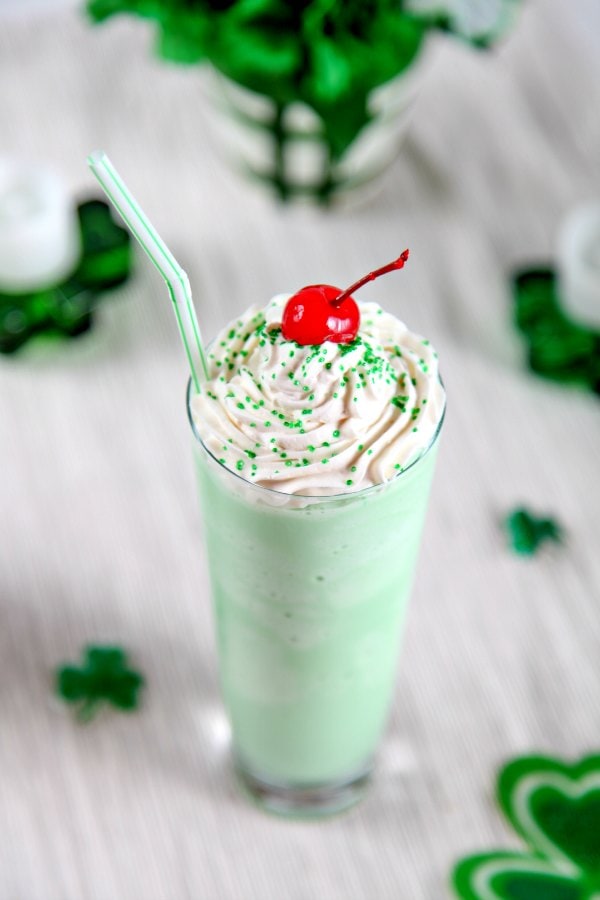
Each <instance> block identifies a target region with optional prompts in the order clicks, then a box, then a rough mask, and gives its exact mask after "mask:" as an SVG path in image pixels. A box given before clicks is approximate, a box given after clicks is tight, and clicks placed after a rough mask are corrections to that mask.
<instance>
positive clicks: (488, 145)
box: [0, 0, 600, 900]
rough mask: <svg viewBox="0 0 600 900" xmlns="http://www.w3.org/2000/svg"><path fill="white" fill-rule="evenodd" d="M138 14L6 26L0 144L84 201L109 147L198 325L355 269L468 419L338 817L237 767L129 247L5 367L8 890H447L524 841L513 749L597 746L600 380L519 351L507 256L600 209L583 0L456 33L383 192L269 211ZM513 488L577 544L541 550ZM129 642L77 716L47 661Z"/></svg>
mask: <svg viewBox="0 0 600 900" xmlns="http://www.w3.org/2000/svg"><path fill="white" fill-rule="evenodd" d="M150 46H151V36H150V28H149V26H148V25H147V23H143V22H140V21H133V20H127V19H125V18H119V19H115V20H114V21H112V22H110V23H107V24H106V25H105V26H104V27H102V28H97V29H92V28H91V27H90V26H89V25H88V24H87V23H86V21H85V20H84V18H83V16H82V15H80V14H79V13H78V11H77V10H71V9H65V10H63V11H60V12H56V13H50V12H48V13H45V14H44V15H42V16H39V17H35V18H34V17H29V16H23V17H19V16H17V17H10V18H8V19H6V20H4V19H1V18H0V137H1V144H0V149H1V152H2V154H7V155H13V156H28V157H30V158H32V159H34V160H45V161H47V162H48V163H50V164H51V165H53V166H54V167H55V168H57V169H58V170H59V171H61V172H62V173H63V174H64V176H65V177H66V178H67V179H68V180H69V181H70V184H71V186H72V188H73V189H74V190H76V191H78V192H80V193H81V194H82V195H86V194H90V193H91V194H94V193H96V189H95V186H94V184H93V183H92V179H91V176H90V175H89V174H88V172H87V171H86V167H85V163H84V160H85V156H86V154H87V153H88V152H89V151H90V150H91V149H94V148H95V147H97V146H102V147H104V148H105V149H107V150H108V151H109V152H110V154H111V156H112V158H113V159H114V161H115V162H116V163H117V164H118V166H119V168H120V169H121V171H122V173H123V174H124V175H125V177H126V178H127V180H128V182H129V183H130V185H131V187H132V189H133V190H134V191H135V192H136V193H137V194H138V195H139V197H140V198H141V199H142V200H143V202H144V205H145V206H146V207H147V210H148V212H149V214H150V215H151V217H152V218H153V219H154V220H155V222H156V224H157V225H158V226H159V227H160V230H161V232H162V233H163V234H164V235H165V237H166V239H167V241H168V242H169V244H170V245H171V246H172V248H173V250H174V252H175V254H176V255H178V256H179V257H180V258H181V261H182V263H183V264H184V265H185V266H186V267H187V269H188V271H189V274H190V277H191V281H192V284H193V286H194V293H195V298H196V303H197V307H198V310H199V314H200V317H201V321H202V325H203V328H204V332H205V334H206V335H207V336H210V335H212V334H213V333H214V332H215V330H216V328H217V327H219V326H221V325H223V324H224V323H225V322H226V321H227V320H228V319H229V318H230V317H232V316H233V315H234V314H236V313H237V312H238V311H239V310H241V309H242V308H245V306H247V305H249V304H250V303H251V302H261V301H263V300H264V299H266V298H268V297H270V296H271V295H272V294H274V293H276V292H278V291H281V290H293V289H295V288H297V287H299V286H301V285H302V284H305V283H307V282H313V281H328V282H331V283H346V282H348V281H349V280H351V279H353V278H355V277H358V276H359V275H361V274H362V273H363V272H364V271H367V270H368V269H369V268H372V267H373V266H375V265H378V264H382V263H383V262H385V261H386V260H388V259H390V258H392V257H393V256H394V254H396V253H397V252H399V250H400V249H402V248H403V247H404V246H409V247H410V248H411V251H412V257H411V262H410V265H409V266H407V268H406V270H405V271H404V272H403V273H402V274H401V275H397V276H390V277H389V278H387V279H384V280H382V281H381V282H380V283H379V285H378V287H377V288H375V287H372V288H370V289H369V290H370V292H371V293H370V296H371V297H373V298H374V297H375V296H376V297H377V298H378V299H379V300H380V301H381V302H382V304H383V305H385V306H387V307H389V308H390V309H391V310H392V311H394V312H396V313H397V314H398V315H400V316H402V317H403V318H405V319H406V320H407V321H408V322H409V323H410V324H411V325H412V327H414V328H415V329H416V330H419V331H421V332H422V333H424V334H426V335H427V336H428V337H429V338H430V339H431V340H432V341H433V342H434V344H435V345H436V347H437V349H438V350H439V353H440V357H441V360H442V363H443V372H444V377H445V381H446V384H447V388H448V394H449V412H448V417H447V424H446V426H445V433H444V436H443V442H442V449H441V453H440V458H439V463H438V471H437V476H436V481H435V484H434V488H433V495H432V501H431V507H430V514H429V517H428V521H427V526H426V531H425V536H424V544H423V551H422V555H421V559H420V564H419V569H418V575H417V580H416V584H415V589H414V594H413V598H412V606H411V612H410V616H409V623H408V628H407V633H406V638H405V642H404V648H403V655H402V660H401V667H400V673H399V680H398V688H397V691H396V694H395V699H394V705H393V710H392V716H391V721H390V724H389V728H388V731H387V734H386V738H385V742H384V744H383V747H382V751H381V756H380V760H379V763H380V764H379V769H378V772H377V775H376V777H375V779H374V782H373V785H372V787H371V790H370V792H369V793H368V795H367V797H366V798H365V800H364V802H363V803H362V804H361V805H360V806H358V807H357V808H355V809H354V810H353V811H351V812H350V813H348V814H346V815H344V816H343V817H339V818H337V819H333V820H331V821H327V822H322V823H317V824H315V823H312V824H310V823H306V824H302V823H290V822H285V821H279V820H277V819H274V818H270V817H268V816H266V815H264V814H262V813H261V812H259V811H257V810H256V809H254V808H253V807H252V806H250V805H249V804H248V803H247V802H246V801H245V800H244V799H243V798H242V797H240V795H239V793H238V791H237V789H236V786H235V784H234V782H233V779H232V776H231V773H230V769H229V765H228V759H227V753H226V743H227V730H226V725H225V722H224V719H223V714H222V712H221V706H220V701H219V697H218V687H217V677H216V661H215V648H214V640H213V631H212V622H211V610H210V601H209V595H208V587H207V577H206V563H205V557H204V554H203V550H202V546H201V540H200V521H199V514H198V510H197V505H196V496H195V486H194V481H193V471H192V463H191V453H190V447H189V434H188V426H187V422H186V418H185V408H184V383H185V380H186V365H185V360H184V357H183V354H182V351H181V347H180V344H179V338H178V335H177V331H176V328H175V324H174V320H173V315H172V311H171V309H170V307H169V302H168V299H167V296H166V293H165V290H164V287H163V285H162V283H161V281H160V279H159V278H158V277H157V275H156V274H155V272H154V271H153V270H151V268H150V266H149V264H148V263H147V262H146V260H145V259H143V258H141V257H139V256H138V266H137V274H136V277H135V279H133V280H132V281H131V282H130V283H128V284H127V285H126V286H125V287H123V288H122V289H120V290H119V292H118V294H117V295H116V296H115V297H114V298H112V299H110V300H107V301H106V303H105V305H104V307H103V308H102V310H101V313H100V317H99V322H98V326H97V328H96V329H95V331H94V332H93V333H92V335H91V336H89V337H88V338H82V339H81V340H80V341H79V342H73V343H72V344H71V345H70V346H68V347H67V348H66V349H65V350H64V352H62V353H57V352H54V353H49V354H47V355H44V356H41V355H40V353H39V352H38V353H36V354H31V353H29V352H25V353H24V354H20V355H19V356H16V357H14V358H0V479H1V481H0V489H1V498H2V507H1V514H2V525H1V540H0V648H1V649H0V897H2V900H87V898H90V900H91V898H94V900H96V898H97V900H162V898H169V900H187V898H190V900H192V898H193V900H198V898H206V900H217V898H218V900H280V898H286V900H363V898H369V900H439V898H441V897H444V896H447V895H448V888H447V886H446V885H447V882H448V875H449V871H450V869H451V867H452V864H453V861H455V860H456V859H457V858H458V857H460V856H461V855H462V854H466V853H468V852H469V851H474V850H477V849H484V848H489V847H490V846H493V845H497V846H502V847H509V846H510V847H514V846H518V842H517V841H516V838H514V837H513V836H511V835H510V833H509V832H508V830H507V829H506V827H505V826H504V824H503V822H502V820H501V818H500V815H499V813H498V812H497V810H496V808H495V806H494V802H493V784H494V776H495V772H496V770H497V768H498V766H499V765H500V764H501V763H502V762H503V761H505V760H506V759H507V758H509V757H511V756H512V755H515V754H519V753H522V752H529V751H548V752H555V753H557V754H561V755H564V756H566V757H569V758H570V757H577V756H579V755H582V754H583V753H585V752H586V751H589V750H590V749H594V748H595V749H597V748H598V745H599V742H600V735H599V731H598V721H599V720H598V700H599V690H600V667H599V664H598V660H599V658H600V654H599V650H600V596H599V585H600V554H599V553H598V532H599V526H600V511H599V493H600V492H599V484H598V446H599V439H600V429H599V424H598V400H597V398H596V397H594V396H592V395H591V394H586V393H584V392H579V391H577V390H572V389H566V388H562V387H560V386H555V385H552V384H551V383H549V382H545V381H543V380H541V379H538V378H536V377H534V376H533V375H531V374H530V373H529V372H528V371H527V370H526V368H525V366H524V365H523V359H524V350H523V345H522V342H521V340H520V337H519V335H518V334H517V333H516V331H515V330H514V328H513V326H512V324H511V303H512V300H511V293H510V286H509V281H508V275H509V273H510V272H511V270H512V269H514V268H515V267H517V266H520V265H525V264H528V263H530V262H531V263H536V262H539V261H542V262H544V261H547V260H549V259H550V258H551V255H552V252H553V247H554V243H555V237H556V233H557V230H558V227H559V225H560V223H561V219H562V217H563V216H564V215H565V213H566V212H567V211H568V209H569V208H570V207H571V206H573V205H574V204H576V203H578V202H581V201H584V200H587V199H589V198H590V197H593V196H594V194H595V195H596V196H597V197H598V195H600V182H599V176H598V159H599V158H600V116H599V115H598V109H599V103H600V90H599V84H600V13H599V7H598V4H597V0H573V2H571V3H569V4H565V3H564V2H563V0H538V2H535V0H531V2H529V3H527V4H525V9H524V12H523V15H522V17H521V21H520V24H519V27H518V29H517V30H516V31H515V32H514V34H513V35H512V36H511V37H510V38H509V39H508V40H507V41H506V42H505V43H504V44H503V45H502V46H501V47H499V48H497V49H495V50H493V51H492V52H490V53H489V54H483V53H477V52H474V51H471V50H469V49H467V48H465V47H463V46H460V45H459V44H457V43H452V42H450V41H449V40H443V39H442V38H440V39H438V40H436V41H434V42H433V43H432V44H431V45H430V47H429V50H428V59H427V65H426V66H425V83H424V85H423V89H422V92H421V95H420V98H419V101H418V104H417V106H416V109H415V111H414V116H413V119H412V122H411V126H410V131H409V134H408V136H407V138H406V141H405V143H404V145H403V147H402V150H401V153H400V156H399V158H398V160H397V163H396V164H395V165H394V166H393V168H392V170H391V171H390V172H389V173H388V175H387V176H386V178H385V180H384V185H383V191H382V193H381V194H380V196H379V197H378V198H377V200H376V201H373V202H371V203H369V204H367V205H366V206H364V207H362V208H358V209H356V210H355V211H352V212H350V213H347V214H344V215H341V214H336V213H333V214H330V215H322V216H319V215H314V214H310V213H307V212H301V211H293V210H286V209H280V208H277V207H276V206H275V205H273V204H272V203H270V202H269V201H268V200H267V199H266V198H265V197H263V196H262V195H261V194H259V193H257V192H255V191H254V190H253V189H251V188H249V187H247V186H245V185H244V184H242V183H240V181H239V180H237V179H236V178H234V177H232V175H231V173H230V171H229V170H228V169H227V168H226V167H225V166H224V164H223V163H222V161H221V159H220V157H219V153H218V150H217V148H216V147H215V146H214V145H213V143H212V142H211V140H210V135H209V130H208V127H209V112H208V111H207V109H206V107H205V104H204V102H203V99H202V91H201V89H200V77H201V76H200V75H199V72H198V70H197V69H195V68H189V69H186V68H177V67H171V66H167V65H164V64H162V63H160V62H158V61H156V60H155V59H153V58H152V57H151V54H150V52H149V50H150ZM520 503H526V504H528V505H530V506H531V507H532V508H534V509H537V510H539V511H542V512H544V511H548V512H552V513H555V514H556V515H557V517H558V518H559V519H560V520H561V521H562V522H563V524H564V526H565V528H566V530H567V533H568V541H567V544H566V546H565V547H564V548H563V549H556V550H554V551H550V552H547V553H544V554H542V555H541V556H539V557H537V558H534V559H531V560H526V559H521V558H518V557H516V556H514V555H512V554H511V553H510V552H508V550H507V549H506V546H505V538H504V536H503V533H502V530H501V527H500V522H501V520H502V517H503V515H504V514H505V513H506V512H507V510H509V509H510V508H512V507H514V506H516V505H518V504H520ZM113 641H114V642H118V643H120V644H122V645H124V646H125V647H127V648H128V649H129V651H130V653H131V658H132V662H134V663H135V665H136V666H137V667H138V668H139V669H140V670H141V671H143V672H144V673H145V675H146V678H147V688H146V691H145V693H144V698H143V699H144V703H143V708H142V709H141V710H140V712H138V713H135V714H133V715H131V716H127V715H122V714H119V713H110V712H107V713H106V714H103V715H101V716H100V717H99V718H97V719H96V720H95V721H94V722H93V723H92V724H90V725H89V726H87V727H80V726H78V725H77V724H76V723H75V722H74V720H73V718H72V716H71V712H70V710H68V709H67V708H66V707H63V706H62V705H61V704H59V702H58V701H56V700H55V699H54V698H53V695H52V671H53V669H54V667H55V666H56V665H57V664H58V663H60V662H61V661H65V660H76V659H77V658H78V656H79V653H80V649H81V647H82V646H83V645H84V644H86V643H88V642H95V643H102V642H113Z"/></svg>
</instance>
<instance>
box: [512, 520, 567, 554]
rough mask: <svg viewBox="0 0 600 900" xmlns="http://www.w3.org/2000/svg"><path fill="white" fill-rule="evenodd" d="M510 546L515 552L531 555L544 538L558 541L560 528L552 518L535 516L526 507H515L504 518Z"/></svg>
mask: <svg viewBox="0 0 600 900" xmlns="http://www.w3.org/2000/svg"><path fill="white" fill-rule="evenodd" d="M506 528H507V530H508V535H509V540H510V544H511V547H512V548H513V550H514V551H515V553H521V554H522V555H523V556H533V554H534V553H535V552H536V551H537V549H538V547H539V545H540V544H542V543H543V542H544V541H546V540H552V541H557V542H560V540H561V537H562V530H561V528H560V526H559V525H558V523H557V522H555V521H554V519H544V518H541V519H540V518H537V517H536V516H534V515H532V514H531V513H530V512H528V510H526V509H515V510H514V512H511V513H510V515H509V516H508V517H507V519H506Z"/></svg>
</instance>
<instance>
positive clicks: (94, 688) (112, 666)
mask: <svg viewBox="0 0 600 900" xmlns="http://www.w3.org/2000/svg"><path fill="white" fill-rule="evenodd" d="M143 684H144V679H143V678H142V676H141V675H139V674H138V673H137V672H134V671H133V670H132V669H128V668H127V657H126V655H125V652H124V651H123V650H121V649H120V648H119V647H87V648H86V650H85V653H84V657H83V665H82V666H81V667H80V668H78V667H77V666H61V667H60V668H59V669H58V670H57V673H56V690H57V692H58V694H59V696H60V697H62V698H63V700H66V702H67V703H79V709H78V712H77V715H78V718H79V719H80V720H81V721H83V722H87V721H89V720H90V719H91V718H93V716H94V715H95V713H96V712H97V710H98V707H99V706H100V705H101V704H102V703H104V702H108V703H112V705H113V706H116V707H118V708H119V709H123V710H133V709H136V707H137V705H138V691H139V689H140V688H141V687H142V685H143Z"/></svg>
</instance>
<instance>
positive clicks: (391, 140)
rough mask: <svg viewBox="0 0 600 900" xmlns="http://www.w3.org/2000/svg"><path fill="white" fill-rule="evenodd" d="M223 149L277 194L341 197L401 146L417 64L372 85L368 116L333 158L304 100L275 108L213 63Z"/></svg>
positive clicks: (209, 76)
mask: <svg viewBox="0 0 600 900" xmlns="http://www.w3.org/2000/svg"><path fill="white" fill-rule="evenodd" d="M204 74H205V81H204V85H205V93H206V95H207V97H208V99H209V101H210V103H211V105H212V107H213V110H214V112H215V115H214V116H213V117H212V119H213V121H212V126H213V130H214V132H215V138H216V140H217V142H218V145H219V147H220V151H221V152H222V153H223V154H224V155H225V156H226V158H227V159H228V161H229V163H230V164H231V165H232V166H233V168H234V169H236V170H238V171H240V172H242V173H243V174H244V175H245V176H247V177H249V178H251V179H252V180H253V181H255V182H257V183H259V184H263V185H265V186H266V187H267V188H269V189H270V190H271V191H272V192H273V193H274V194H275V196H278V197H279V199H280V200H285V201H293V202H298V201H299V202H304V203H309V204H315V203H316V204H323V205H329V204H336V205H337V204H340V203H346V202H347V201H349V200H353V199H355V198H356V195H359V194H362V193H364V190H365V188H366V187H367V186H370V185H373V182H374V181H375V179H377V177H378V176H379V175H380V174H381V173H382V172H383V171H384V170H385V169H386V168H387V167H388V166H389V164H390V163H391V162H392V161H393V159H394V158H395V157H396V155H397V153H398V149H399V147H400V143H401V140H402V137H403V135H404V133H405V131H406V126H407V121H408V117H409V113H410V110H411V107H412V104H413V101H414V99H415V97H416V95H417V92H418V88H419V85H420V83H421V74H422V64H421V62H420V61H417V62H416V63H414V64H413V65H412V66H410V67H409V68H408V69H407V70H406V71H405V72H402V73H401V74H400V75H399V76H397V77H396V78H394V79H392V80H391V81H389V82H387V83H386V84H384V85H381V86H380V87H378V88H376V89H375V90H373V91H372V92H371V94H370V96H369V99H368V109H369V113H370V115H371V116H372V118H371V121H370V122H369V123H368V124H367V125H366V126H365V127H364V128H363V129H362V130H361V131H360V132H359V134H358V135H357V137H356V139H355V140H354V141H353V142H352V143H351V144H350V146H349V147H348V149H347V150H346V151H345V153H344V154H343V155H342V156H341V158H339V159H336V160H333V161H332V160H331V158H330V152H329V148H328V145H327V142H326V141H325V139H324V136H323V128H322V124H321V120H320V119H319V117H318V116H317V115H316V113H315V112H314V111H313V110H312V109H311V108H310V107H308V106H307V105H306V104H304V103H300V102H297V103H291V104H288V105H287V106H285V107H284V108H283V110H280V109H278V108H277V106H276V104H275V103H274V102H273V101H272V100H271V99H270V98H268V97H265V96H263V95H261V94H256V93H254V92H253V91H249V90H247V89H246V88H243V87H241V86H240V85H239V84H237V83H235V82H233V81H231V80H229V79H227V78H225V77H224V76H223V75H221V74H220V73H219V72H216V71H215V70H212V69H210V70H207V71H206V72H205V73H204Z"/></svg>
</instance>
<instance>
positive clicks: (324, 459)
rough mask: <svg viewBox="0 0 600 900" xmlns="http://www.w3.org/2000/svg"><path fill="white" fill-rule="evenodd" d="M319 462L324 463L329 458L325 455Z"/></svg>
mask: <svg viewBox="0 0 600 900" xmlns="http://www.w3.org/2000/svg"><path fill="white" fill-rule="evenodd" d="M321 462H322V463H326V462H329V460H328V459H327V457H326V456H325V457H323V459H322V460H321Z"/></svg>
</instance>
